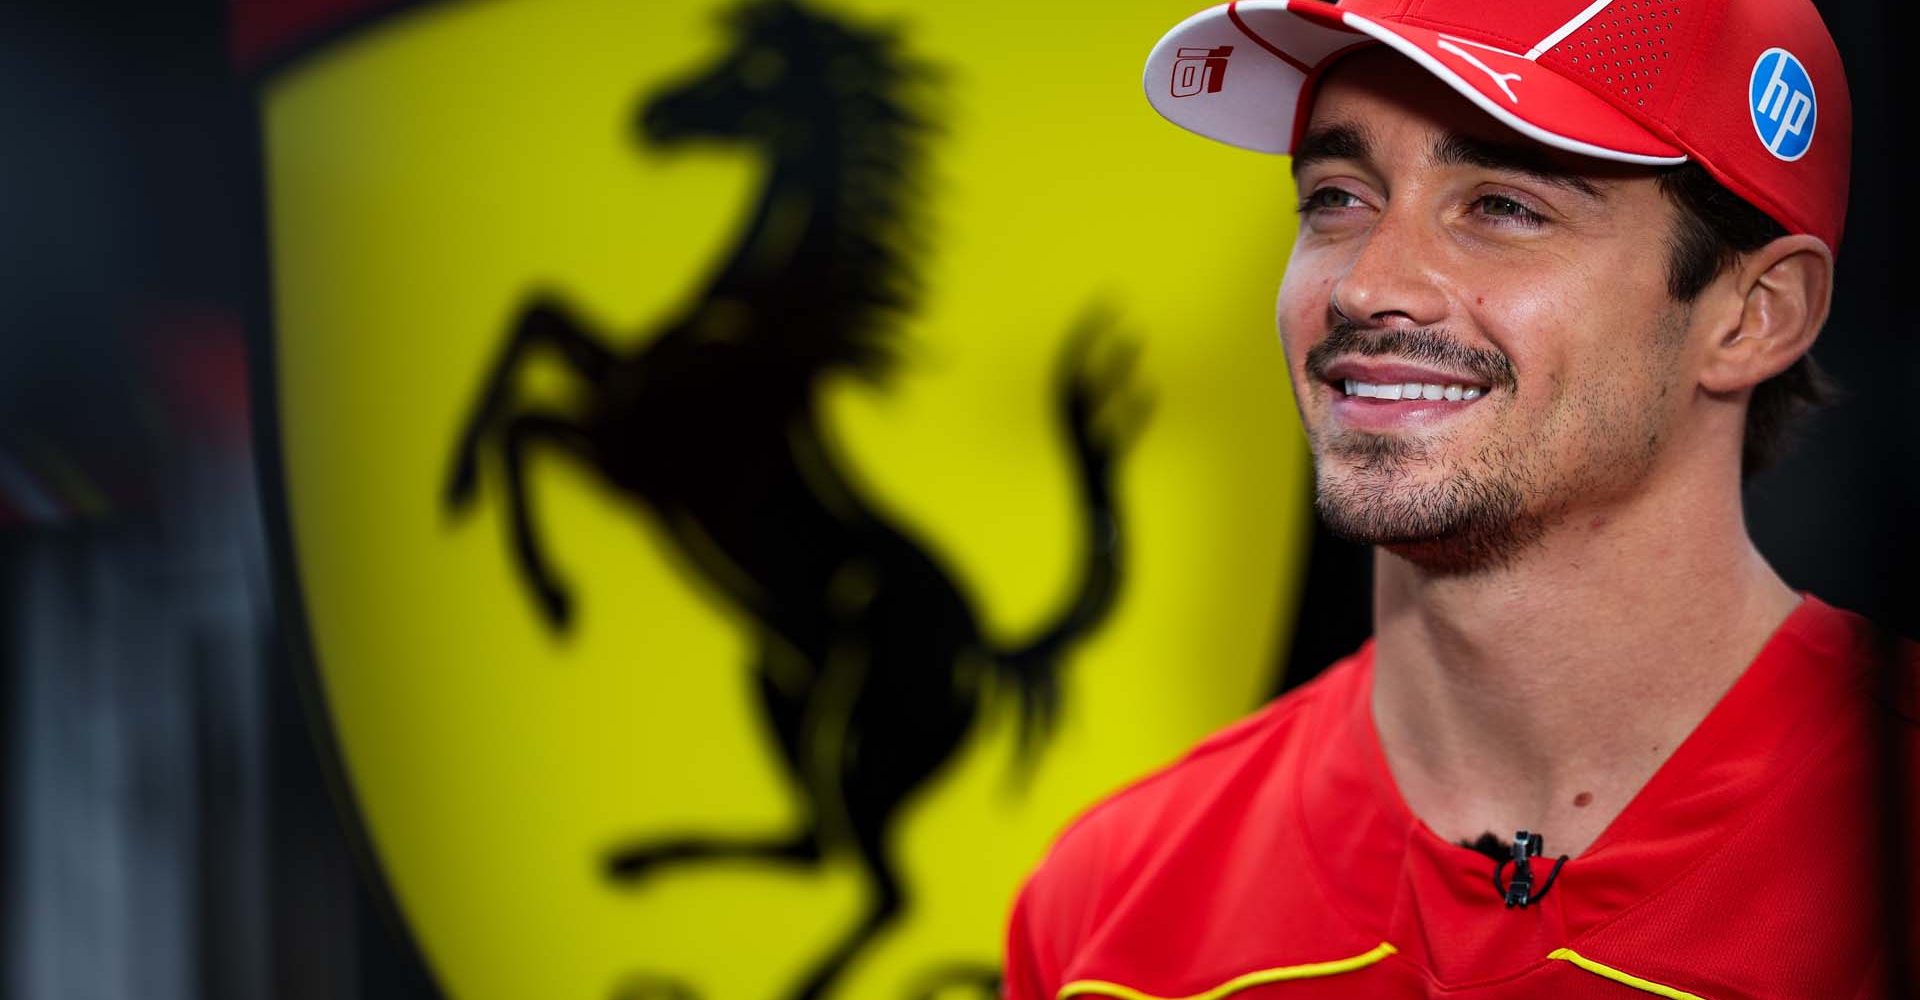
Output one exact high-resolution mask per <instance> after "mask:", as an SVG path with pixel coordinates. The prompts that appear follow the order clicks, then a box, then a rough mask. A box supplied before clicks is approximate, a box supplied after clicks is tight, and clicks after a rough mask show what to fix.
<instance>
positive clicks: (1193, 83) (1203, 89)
mask: <svg viewBox="0 0 1920 1000" xmlns="http://www.w3.org/2000/svg"><path fill="white" fill-rule="evenodd" d="M1230 55H1233V46H1231V45H1222V46H1219V47H1218V48H1212V49H1185V48H1183V49H1181V50H1180V52H1179V58H1177V59H1175V60H1174V61H1173V87H1172V90H1173V96H1175V97H1192V96H1194V95H1195V94H1217V93H1219V92H1220V88H1221V87H1224V86H1226V85H1227V57H1228V56H1230Z"/></svg>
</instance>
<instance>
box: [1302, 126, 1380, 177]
mask: <svg viewBox="0 0 1920 1000" xmlns="http://www.w3.org/2000/svg"><path fill="white" fill-rule="evenodd" d="M1372 152H1373V143H1372V142H1371V141H1370V140H1369V139H1368V137H1367V133H1366V131H1365V130H1364V129H1362V128H1361V127H1360V126H1358V125H1353V124H1347V123H1336V124H1333V125H1325V126H1322V127H1320V128H1317V129H1314V130H1312V131H1310V132H1308V133H1307V134H1306V135H1303V136H1301V137H1300V143H1299V145H1296V146H1295V147H1294V148H1293V175H1294V176H1295V177H1298V176H1300V171H1302V170H1305V169H1307V168H1308V167H1310V166H1313V165H1314V164H1316V163H1324V162H1326V161H1328V160H1355V161H1360V160H1367V159H1371V157H1372Z"/></svg>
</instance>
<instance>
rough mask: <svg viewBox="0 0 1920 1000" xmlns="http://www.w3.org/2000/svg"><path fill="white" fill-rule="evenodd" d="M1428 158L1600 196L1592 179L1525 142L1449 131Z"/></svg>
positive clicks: (1450, 164)
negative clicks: (1506, 140) (1504, 172)
mask: <svg viewBox="0 0 1920 1000" xmlns="http://www.w3.org/2000/svg"><path fill="white" fill-rule="evenodd" d="M1427 158H1428V159H1429V160H1431V161H1432V162H1433V163H1435V164H1439V165H1442V166H1469V167H1485V168H1487V169H1489V170H1505V171H1509V172H1511V173H1516V174H1525V175H1527V176H1528V177H1531V178H1533V179H1534V180H1537V181H1540V182H1542V183H1546V184H1552V185H1553V186H1555V187H1562V188H1566V189H1567V190H1569V191H1575V192H1578V193H1580V194H1583V195H1586V196H1587V197H1589V198H1598V197H1600V189H1599V188H1596V187H1594V186H1593V183H1592V182H1591V181H1588V180H1587V179H1586V178H1584V177H1581V176H1580V175H1578V174H1576V173H1573V172H1572V171H1569V170H1568V169H1566V168H1565V167H1563V166H1560V165H1559V164H1557V163H1555V162H1554V161H1553V160H1552V158H1550V157H1549V156H1547V154H1546V152H1545V151H1544V150H1543V149H1541V148H1540V147H1539V146H1536V145H1531V144H1525V143H1504V142H1492V141H1489V140H1486V139H1476V138H1474V137H1473V136H1467V135H1461V134H1459V133H1458V132H1448V133H1447V134H1446V135H1444V136H1442V137H1441V138H1440V139H1439V140H1438V141H1436V142H1435V143H1434V144H1433V149H1431V150H1430V151H1428V153H1427Z"/></svg>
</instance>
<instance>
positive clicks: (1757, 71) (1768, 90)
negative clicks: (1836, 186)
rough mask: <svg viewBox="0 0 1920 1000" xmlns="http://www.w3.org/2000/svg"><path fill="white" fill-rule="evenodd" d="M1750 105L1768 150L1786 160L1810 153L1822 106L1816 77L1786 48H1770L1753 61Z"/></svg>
mask: <svg viewBox="0 0 1920 1000" xmlns="http://www.w3.org/2000/svg"><path fill="white" fill-rule="evenodd" d="M1747 107H1748V109H1750V110H1751V111H1752V112H1753V130H1754V131H1755V132H1757V133H1759V135H1760V143H1761V145H1764V146H1766V147H1767V152H1769V153H1772V154H1773V155H1774V156H1776V157H1779V158H1780V159H1782V160H1788V161H1791V160H1797V159H1799V158H1800V157H1802V156H1805V155H1806V152H1807V146H1808V145H1810V144H1811V143H1812V142H1813V127H1814V126H1815V125H1817V124H1819V122H1820V107H1819V105H1818V104H1817V103H1816V102H1815V101H1814V97H1813V79H1812V78H1811V77H1809V76H1807V68H1806V67H1805V66H1802V65H1800V60H1798V59H1796V58H1794V56H1793V53H1791V52H1788V51H1787V50H1786V49H1768V50H1767V51H1765V52H1762V53H1760V59H1759V60H1758V61H1757V62H1755V63H1754V64H1753V79H1751V80H1749V81H1748V82H1747Z"/></svg>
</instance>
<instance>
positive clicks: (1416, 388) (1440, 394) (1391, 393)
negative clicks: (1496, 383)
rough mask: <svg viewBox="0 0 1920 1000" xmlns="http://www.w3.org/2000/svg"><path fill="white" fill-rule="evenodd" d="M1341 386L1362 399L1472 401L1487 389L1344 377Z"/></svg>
mask: <svg viewBox="0 0 1920 1000" xmlns="http://www.w3.org/2000/svg"><path fill="white" fill-rule="evenodd" d="M1339 388H1340V389H1341V390H1342V391H1343V392H1344V393H1345V394H1346V395H1347V396H1350V397H1359V398H1361V399H1426V400H1441V399H1444V400H1446V401H1448V402H1472V401H1473V400H1476V399H1479V398H1480V397H1481V396H1482V395H1484V394H1485V393H1486V389H1485V388H1484V387H1482V386H1477V385H1463V384H1461V383H1459V382H1447V383H1444V384H1442V383H1439V382H1387V383H1377V382H1362V381H1360V380H1359V379H1352V378H1349V379H1342V380H1340V383H1339Z"/></svg>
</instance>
